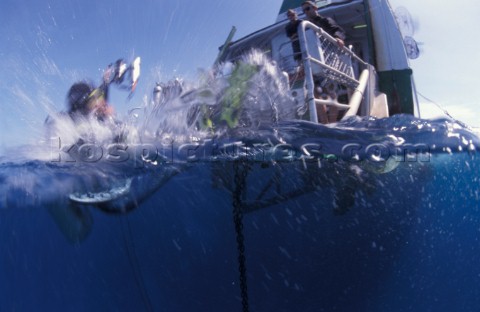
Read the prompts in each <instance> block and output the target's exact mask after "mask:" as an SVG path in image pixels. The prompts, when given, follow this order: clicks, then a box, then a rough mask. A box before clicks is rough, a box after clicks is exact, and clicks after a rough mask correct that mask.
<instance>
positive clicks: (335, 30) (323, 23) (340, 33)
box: [311, 15, 346, 40]
mask: <svg viewBox="0 0 480 312" xmlns="http://www.w3.org/2000/svg"><path fill="white" fill-rule="evenodd" d="M311 22H312V23H313V24H315V25H317V26H318V27H320V28H322V29H323V30H324V31H326V32H327V33H328V34H329V35H330V36H332V37H333V38H339V39H342V40H345V37H346V36H345V31H344V30H343V28H342V27H340V26H339V25H338V24H337V22H335V20H334V19H333V18H330V17H325V16H320V15H317V16H315V17H314V18H313V20H312V21H311Z"/></svg>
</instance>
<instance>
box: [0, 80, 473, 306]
mask: <svg viewBox="0 0 480 312" xmlns="http://www.w3.org/2000/svg"><path fill="white" fill-rule="evenodd" d="M273 74H274V73H273ZM261 81H265V79H262V80H261ZM279 83H280V82H271V81H270V82H268V83H266V84H264V85H261V86H259V84H255V86H256V89H255V90H253V91H251V93H250V94H252V92H253V93H254V96H252V98H253V99H254V101H253V100H252V103H254V104H255V106H252V107H250V108H249V109H250V110H253V112H254V113H252V114H250V115H249V116H250V117H251V116H263V115H262V113H264V112H265V110H264V109H263V108H262V107H263V106H262V105H257V104H265V103H267V101H270V102H268V104H269V105H270V104H271V105H270V106H271V107H272V110H271V111H270V112H272V111H273V113H275V114H277V115H276V116H277V117H278V116H280V118H274V123H273V124H272V123H270V124H268V123H259V124H256V125H255V126H252V124H251V123H247V124H248V125H249V126H248V127H245V128H240V129H237V130H235V131H218V132H217V131H215V132H211V131H210V132H209V131H206V132H205V131H203V132H202V131H197V130H198V129H197V130H193V129H192V128H191V127H190V128H189V127H188V126H187V125H186V124H185V122H181V120H183V119H185V114H186V113H185V112H184V110H182V108H185V106H182V105H184V104H185V103H184V102H188V103H187V104H188V105H193V104H192V103H197V102H202V103H205V101H206V99H205V97H211V96H212V94H215V93H216V92H217V91H216V89H215V87H212V86H209V89H208V90H209V91H210V92H200V93H194V94H193V95H192V94H190V95H192V96H190V97H189V98H188V99H186V100H185V98H183V104H182V103H180V102H182V101H180V102H179V100H178V99H179V98H178V97H176V96H171V97H170V98H167V99H166V100H165V101H164V103H163V104H162V105H159V102H158V101H157V102H156V103H150V104H149V105H151V106H149V107H145V108H143V111H142V112H143V113H144V116H143V117H142V116H140V115H142V114H143V113H142V114H139V116H137V117H136V118H137V121H135V122H132V123H131V124H128V127H129V128H128V134H129V135H130V136H131V137H132V139H131V140H130V141H128V140H127V141H125V142H126V143H125V144H124V145H115V144H113V145H112V144H107V143H105V142H106V141H105V140H104V141H102V140H98V137H99V136H100V134H99V133H100V132H101V131H98V129H99V128H98V127H101V126H99V125H94V126H92V127H93V128H92V129H94V130H92V133H93V134H95V135H97V140H94V141H90V142H87V143H84V144H83V145H80V146H78V145H75V143H71V142H75V141H76V140H77V139H78V138H77V137H75V135H73V134H71V132H69V131H70V130H68V126H67V125H60V127H63V128H62V129H61V130H63V132H62V135H65V136H67V138H66V139H65V138H62V140H60V139H58V140H53V141H50V142H48V141H47V142H43V143H38V144H36V145H31V146H21V147H18V148H14V149H11V150H9V151H8V152H6V153H5V155H2V156H1V158H0V246H1V250H2V252H1V253H0V276H1V280H2V283H0V311H34V310H36V311H38V310H42V311H242V308H243V307H246V306H247V305H248V307H249V310H250V311H370V312H371V311H479V310H480V287H478V286H479V285H480V268H479V266H478V263H479V262H480V252H479V241H480V211H479V210H480V205H479V204H480V177H479V172H480V159H479V155H478V152H479V150H480V138H479V137H478V134H476V133H474V132H473V131H472V129H470V128H468V127H466V126H465V125H463V124H462V123H459V122H456V121H454V120H449V119H439V120H422V119H417V118H415V117H412V116H407V115H396V116H393V117H391V118H387V119H378V120H376V119H373V118H351V119H349V120H347V121H344V122H339V123H337V124H335V125H326V126H325V125H314V124H311V123H309V122H305V121H288V120H282V118H281V114H282V112H283V111H284V110H282V107H288V105H289V103H290V104H291V102H289V100H288V98H287V95H285V94H283V95H282V94H281V93H279V92H280V91H278V90H277V89H273V91H276V92H277V93H276V94H280V98H279V99H275V100H274V101H273V102H271V101H272V99H271V98H268V97H267V96H266V95H267V94H269V92H270V91H272V89H271V88H280V89H281V88H282V86H281V85H277V84H279ZM212 90H213V91H212ZM206 94H207V95H206ZM262 96H264V97H262ZM282 96H283V98H282ZM202 97H203V98H202ZM267 98H268V99H267ZM199 99H200V100H199ZM272 103H274V105H273V104H272ZM269 105H264V106H265V107H269ZM274 106H275V107H274ZM253 107H256V109H258V110H259V111H254V108H253ZM259 107H260V108H259ZM166 112H168V114H167V113H166ZM247 115H248V114H247ZM152 116H153V117H152ZM165 116H167V117H165ZM152 118H153V119H154V120H153V121H152ZM139 120H140V121H139ZM95 127H97V128H95ZM152 129H153V130H152ZM92 133H90V134H92ZM102 139H105V138H102ZM107 141H108V140H107ZM77 142H78V141H77ZM244 311H245V310H244Z"/></svg>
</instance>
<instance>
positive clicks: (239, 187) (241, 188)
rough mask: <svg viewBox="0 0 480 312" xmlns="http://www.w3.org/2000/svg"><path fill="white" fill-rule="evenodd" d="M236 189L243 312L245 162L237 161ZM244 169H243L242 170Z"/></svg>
mask: <svg viewBox="0 0 480 312" xmlns="http://www.w3.org/2000/svg"><path fill="white" fill-rule="evenodd" d="M234 168H235V178H234V179H235V191H234V193H233V222H234V224H235V233H236V235H237V249H238V271H239V273H240V277H239V279H240V293H241V297H242V307H243V312H248V311H249V308H248V291H247V267H246V265H245V238H244V236H243V212H242V194H243V193H244V192H245V184H246V180H247V173H248V167H247V165H246V164H245V162H243V161H242V162H240V161H235V163H234ZM242 169H243V170H242Z"/></svg>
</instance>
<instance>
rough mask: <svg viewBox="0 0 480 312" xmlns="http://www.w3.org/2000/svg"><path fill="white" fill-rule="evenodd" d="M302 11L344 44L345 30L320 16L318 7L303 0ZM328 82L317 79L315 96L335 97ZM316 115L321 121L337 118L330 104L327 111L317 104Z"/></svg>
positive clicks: (325, 121) (331, 120) (339, 44)
mask: <svg viewBox="0 0 480 312" xmlns="http://www.w3.org/2000/svg"><path fill="white" fill-rule="evenodd" d="M302 11H303V13H305V16H306V17H307V20H308V21H309V22H311V23H313V24H314V25H316V26H318V27H320V28H321V29H322V30H324V31H325V32H326V33H327V34H329V35H330V36H332V37H333V38H335V40H336V41H337V44H338V46H339V47H340V48H343V47H344V46H345V41H344V40H345V38H346V35H345V31H344V30H343V28H342V27H340V26H339V25H338V23H337V22H336V21H335V20H334V19H333V18H330V17H326V16H321V15H320V14H318V7H317V6H316V5H315V3H314V2H312V1H305V2H303V3H302ZM329 85H330V84H329V83H328V81H325V80H324V79H320V80H317V81H316V82H315V97H316V98H324V99H325V98H326V97H327V98H328V97H331V98H335V99H336V94H335V91H334V88H332V87H328V86H329ZM317 115H318V120H319V121H320V122H321V123H324V124H325V123H330V122H335V121H337V118H338V108H337V107H335V106H330V107H329V109H328V111H327V107H326V106H325V105H317Z"/></svg>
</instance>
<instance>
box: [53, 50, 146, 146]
mask: <svg viewBox="0 0 480 312" xmlns="http://www.w3.org/2000/svg"><path fill="white" fill-rule="evenodd" d="M139 76H140V58H139V57H137V58H135V60H134V61H133V62H132V64H130V65H127V63H126V62H125V61H124V60H123V59H119V60H117V61H116V62H114V63H112V64H110V65H108V67H107V68H106V69H105V70H104V73H103V77H102V83H101V84H100V86H98V87H95V86H94V84H93V83H91V82H89V81H79V82H76V83H74V84H73V85H72V86H71V87H70V89H69V90H68V92H67V96H66V106H67V111H66V112H60V113H58V114H56V115H55V116H53V117H52V116H48V117H47V119H46V120H45V126H46V138H47V140H49V139H51V138H52V135H53V136H55V137H56V136H59V134H60V133H62V134H63V133H64V132H65V130H66V131H68V130H69V129H71V128H72V127H73V128H77V129H74V130H76V131H73V132H79V135H80V138H78V140H77V144H78V143H83V142H85V141H91V140H89V139H87V135H85V133H83V132H85V131H84V130H85V129H83V128H85V127H84V125H85V124H87V125H88V124H91V123H95V122H96V123H99V124H101V125H104V126H107V127H108V128H110V129H111V130H112V131H115V130H116V129H118V128H121V127H119V125H120V124H121V123H120V122H119V121H118V120H116V119H115V117H114V109H113V107H112V106H111V105H109V103H108V95H109V87H110V85H112V84H115V85H117V86H118V88H120V89H126V90H129V91H130V95H129V98H130V97H131V96H132V94H133V92H134V91H135V88H136V85H137V82H138V78H139ZM87 128H88V127H87ZM94 135H95V133H90V134H89V135H88V137H92V136H94ZM123 136H124V135H123V134H122V133H120V134H115V135H114V139H113V140H112V141H113V142H119V141H121V140H122V137H123Z"/></svg>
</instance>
